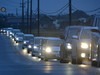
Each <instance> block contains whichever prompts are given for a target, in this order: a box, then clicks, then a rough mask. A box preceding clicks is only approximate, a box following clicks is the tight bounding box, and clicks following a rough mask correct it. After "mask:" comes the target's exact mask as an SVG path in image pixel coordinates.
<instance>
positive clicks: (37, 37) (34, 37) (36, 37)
mask: <svg viewBox="0 0 100 75" xmlns="http://www.w3.org/2000/svg"><path fill="white" fill-rule="evenodd" d="M34 38H45V37H34Z"/></svg>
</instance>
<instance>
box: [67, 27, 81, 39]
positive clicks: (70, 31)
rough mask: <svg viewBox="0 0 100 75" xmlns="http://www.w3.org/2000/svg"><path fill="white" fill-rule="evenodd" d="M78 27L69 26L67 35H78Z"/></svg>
mask: <svg viewBox="0 0 100 75" xmlns="http://www.w3.org/2000/svg"><path fill="white" fill-rule="evenodd" d="M80 30H81V29H80V28H69V31H68V37H70V38H71V37H72V36H73V35H77V36H78V35H79V32H80Z"/></svg>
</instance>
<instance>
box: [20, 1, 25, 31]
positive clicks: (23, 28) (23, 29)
mask: <svg viewBox="0 0 100 75" xmlns="http://www.w3.org/2000/svg"><path fill="white" fill-rule="evenodd" d="M21 4H22V6H21V7H22V31H23V32H25V27H24V0H22V3H21Z"/></svg>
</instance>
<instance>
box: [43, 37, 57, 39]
mask: <svg viewBox="0 0 100 75" xmlns="http://www.w3.org/2000/svg"><path fill="white" fill-rule="evenodd" d="M43 39H58V38H57V37H45V38H43Z"/></svg>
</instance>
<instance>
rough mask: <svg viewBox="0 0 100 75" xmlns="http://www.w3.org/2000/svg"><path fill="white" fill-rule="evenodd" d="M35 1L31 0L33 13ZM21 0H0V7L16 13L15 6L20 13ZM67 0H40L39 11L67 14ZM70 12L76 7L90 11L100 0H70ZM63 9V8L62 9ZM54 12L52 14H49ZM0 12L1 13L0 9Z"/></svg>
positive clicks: (98, 5)
mask: <svg viewBox="0 0 100 75" xmlns="http://www.w3.org/2000/svg"><path fill="white" fill-rule="evenodd" d="M24 1H25V11H27V3H26V2H27V0H24ZM37 1H38V0H33V3H32V4H33V8H32V9H33V13H37V12H36V9H37ZM21 2H22V0H0V8H1V7H6V10H7V14H8V13H14V14H16V8H17V9H18V14H19V15H21V12H22V11H21V7H20V6H21V4H20V3H21ZM68 2H69V0H40V10H41V11H40V13H43V12H45V13H46V14H49V15H57V14H59V13H62V14H66V13H67V14H68V13H69V8H68V7H67V5H66V4H67V3H68ZM64 5H66V7H65V8H66V9H65V8H63V9H62V10H60V11H58V12H56V11H57V10H59V9H61V8H62V7H63V6H64ZM72 6H73V7H72V9H73V10H72V12H74V11H75V10H76V9H78V10H83V11H85V12H86V11H91V10H94V9H97V8H99V7H100V0H72ZM64 9H65V10H64ZM99 11H100V9H99V10H98V11H95V12H88V13H87V14H89V15H91V14H96V13H98V12H99ZM52 12H54V13H53V14H50V13H52ZM0 13H2V12H1V11H0Z"/></svg>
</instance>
